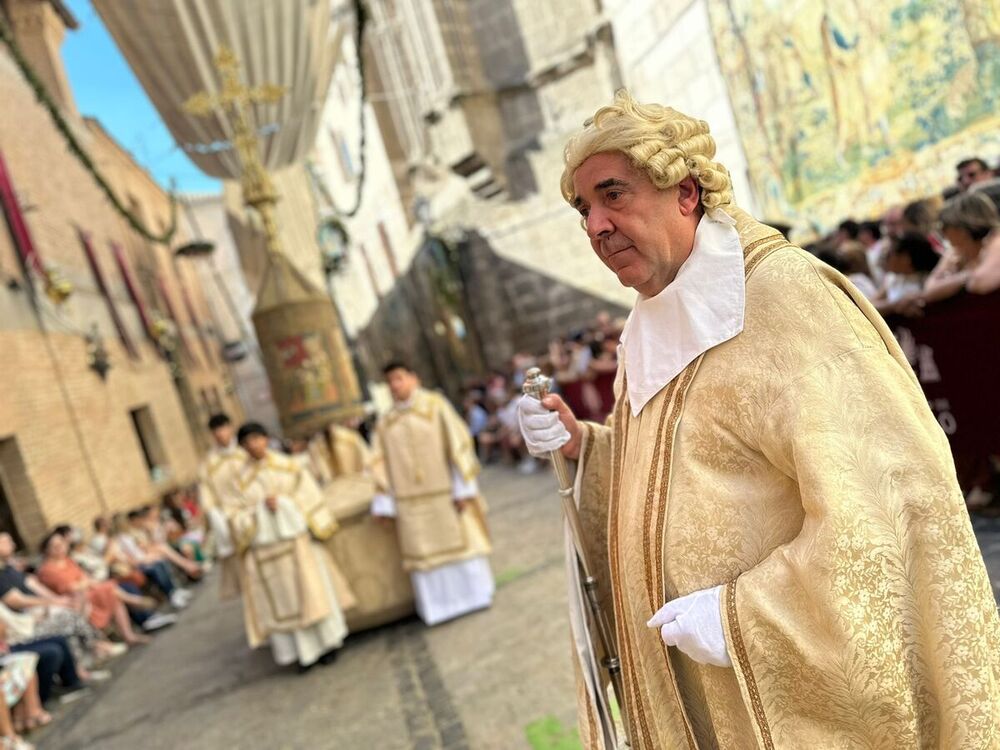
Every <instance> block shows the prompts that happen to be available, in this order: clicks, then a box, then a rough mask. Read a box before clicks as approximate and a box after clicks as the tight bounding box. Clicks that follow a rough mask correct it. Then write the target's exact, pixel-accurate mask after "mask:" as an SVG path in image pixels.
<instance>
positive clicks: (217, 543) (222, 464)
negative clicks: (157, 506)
mask: <svg viewBox="0 0 1000 750" xmlns="http://www.w3.org/2000/svg"><path fill="white" fill-rule="evenodd" d="M208 429H209V432H211V433H212V441H213V443H214V445H213V446H212V449H211V450H210V451H209V452H208V455H207V456H205V459H204V460H203V461H202V462H201V466H200V467H199V469H198V500H199V501H200V502H201V506H202V508H204V510H205V514H206V517H207V518H208V529H209V533H210V534H211V537H210V538H211V546H212V547H213V549H214V553H215V560H216V562H217V563H218V565H219V567H220V568H221V575H220V576H219V598H220V599H222V600H226V599H232V598H234V597H236V596H238V595H239V591H240V583H239V561H238V560H237V559H236V556H235V551H236V550H235V548H234V547H233V540H232V536H231V534H230V529H229V522H228V521H227V520H226V513H225V510H224V506H225V505H226V504H227V502H228V500H229V496H230V495H232V494H233V493H235V492H237V489H238V488H237V486H236V482H237V480H238V478H239V475H240V472H241V471H242V469H243V466H244V465H245V463H246V461H247V456H246V453H245V452H244V451H243V449H242V448H240V447H239V445H238V444H237V443H236V441H235V440H234V439H233V438H234V436H233V423H232V421H231V420H230V419H229V416H228V415H227V414H221V413H220V414H213V415H212V416H211V417H210V418H209V420H208Z"/></svg>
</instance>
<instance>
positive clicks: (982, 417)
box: [887, 292, 1000, 493]
mask: <svg viewBox="0 0 1000 750" xmlns="http://www.w3.org/2000/svg"><path fill="white" fill-rule="evenodd" d="M887 322H888V323H889V326H890V327H891V328H892V331H893V333H894V334H895V336H896V340H897V341H899V344H900V346H901V347H902V349H903V352H904V353H905V354H906V358H907V359H908V360H909V362H910V365H911V366H912V367H913V370H914V372H915V373H916V374H917V378H918V380H919V381H920V385H921V387H922V388H923V389H924V394H925V395H926V396H927V402H928V403H929V404H930V406H931V409H932V410H933V412H934V415H935V416H936V417H937V420H938V423H939V424H940V425H941V428H942V429H943V430H944V432H945V434H946V435H947V436H948V440H949V442H950V443H951V450H952V453H953V455H954V457H955V468H956V469H957V471H958V480H959V483H960V484H961V485H962V490H963V491H965V492H966V493H968V492H969V491H970V490H972V489H973V488H977V487H978V488H979V489H981V490H983V491H986V492H993V493H996V492H997V490H998V489H1000V488H998V487H997V486H996V483H997V471H996V469H995V468H994V467H995V465H996V464H995V462H996V461H997V460H998V459H1000V292H995V293H993V294H989V295H985V296H979V295H974V294H965V293H963V294H960V295H958V296H956V297H952V298H951V299H947V300H944V301H943V302H938V303H935V304H933V305H928V306H927V307H926V308H925V310H924V315H923V316H922V317H919V318H904V317H901V316H892V317H890V318H888V319H887Z"/></svg>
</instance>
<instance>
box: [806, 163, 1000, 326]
mask: <svg viewBox="0 0 1000 750" xmlns="http://www.w3.org/2000/svg"><path fill="white" fill-rule="evenodd" d="M956 173H957V175H956V177H957V179H956V184H955V185H954V186H952V187H950V188H949V189H948V190H946V191H944V193H943V194H942V195H941V196H938V197H934V198H928V199H924V200H917V201H913V202H911V203H908V204H906V205H900V206H893V207H892V208H890V209H889V210H888V211H886V212H885V214H884V215H882V216H881V217H878V218H875V219H870V220H866V221H860V222H859V221H856V220H854V219H846V220H844V221H842V222H841V223H840V225H839V226H838V228H837V230H836V231H835V232H833V233H831V234H830V235H828V236H827V237H824V238H822V239H821V240H819V241H817V242H814V243H811V244H809V245H806V249H807V250H809V251H810V252H812V253H814V254H815V255H817V256H818V257H820V258H821V259H823V260H824V261H826V262H827V263H829V264H830V265H831V266H833V267H834V268H836V269H837V270H839V271H840V272H841V273H843V274H844V275H845V276H847V277H848V278H849V279H850V280H851V281H852V282H853V283H854V285H855V286H856V287H857V288H858V290H859V291H861V293H862V294H864V295H865V296H866V297H868V298H869V299H870V300H871V301H872V303H873V304H874V305H875V307H876V308H877V309H878V310H879V311H880V312H881V313H882V314H883V315H894V314H898V315H906V316H918V315H922V314H923V312H924V308H925V307H926V306H927V305H928V304H931V303H934V302H939V301H941V300H945V299H948V298H949V297H953V296H955V295H957V294H959V293H961V292H970V293H972V294H988V293H990V292H992V291H995V290H996V289H998V288H1000V174H998V171H997V170H991V169H990V168H989V167H988V166H987V163H986V161H984V160H983V159H980V158H972V159H966V160H963V161H962V162H960V163H959V164H958V165H957V166H956Z"/></svg>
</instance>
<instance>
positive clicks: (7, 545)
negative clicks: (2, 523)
mask: <svg viewBox="0 0 1000 750" xmlns="http://www.w3.org/2000/svg"><path fill="white" fill-rule="evenodd" d="M13 554H14V540H13V539H12V538H11V535H10V534H7V533H4V534H0V560H6V559H7V558H8V557H10V556H11V555H13Z"/></svg>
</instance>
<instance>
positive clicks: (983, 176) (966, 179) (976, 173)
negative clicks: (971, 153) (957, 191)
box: [958, 161, 993, 190]
mask: <svg viewBox="0 0 1000 750" xmlns="http://www.w3.org/2000/svg"><path fill="white" fill-rule="evenodd" d="M992 177H993V175H992V174H990V171H989V170H988V169H985V168H984V167H983V165H982V164H980V163H979V162H978V161H974V162H971V163H970V164H966V165H965V166H964V167H961V168H960V169H959V170H958V184H959V186H961V188H962V190H968V189H969V188H970V187H972V186H973V185H975V184H976V183H977V182H985V181H986V180H989V179H992Z"/></svg>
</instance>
